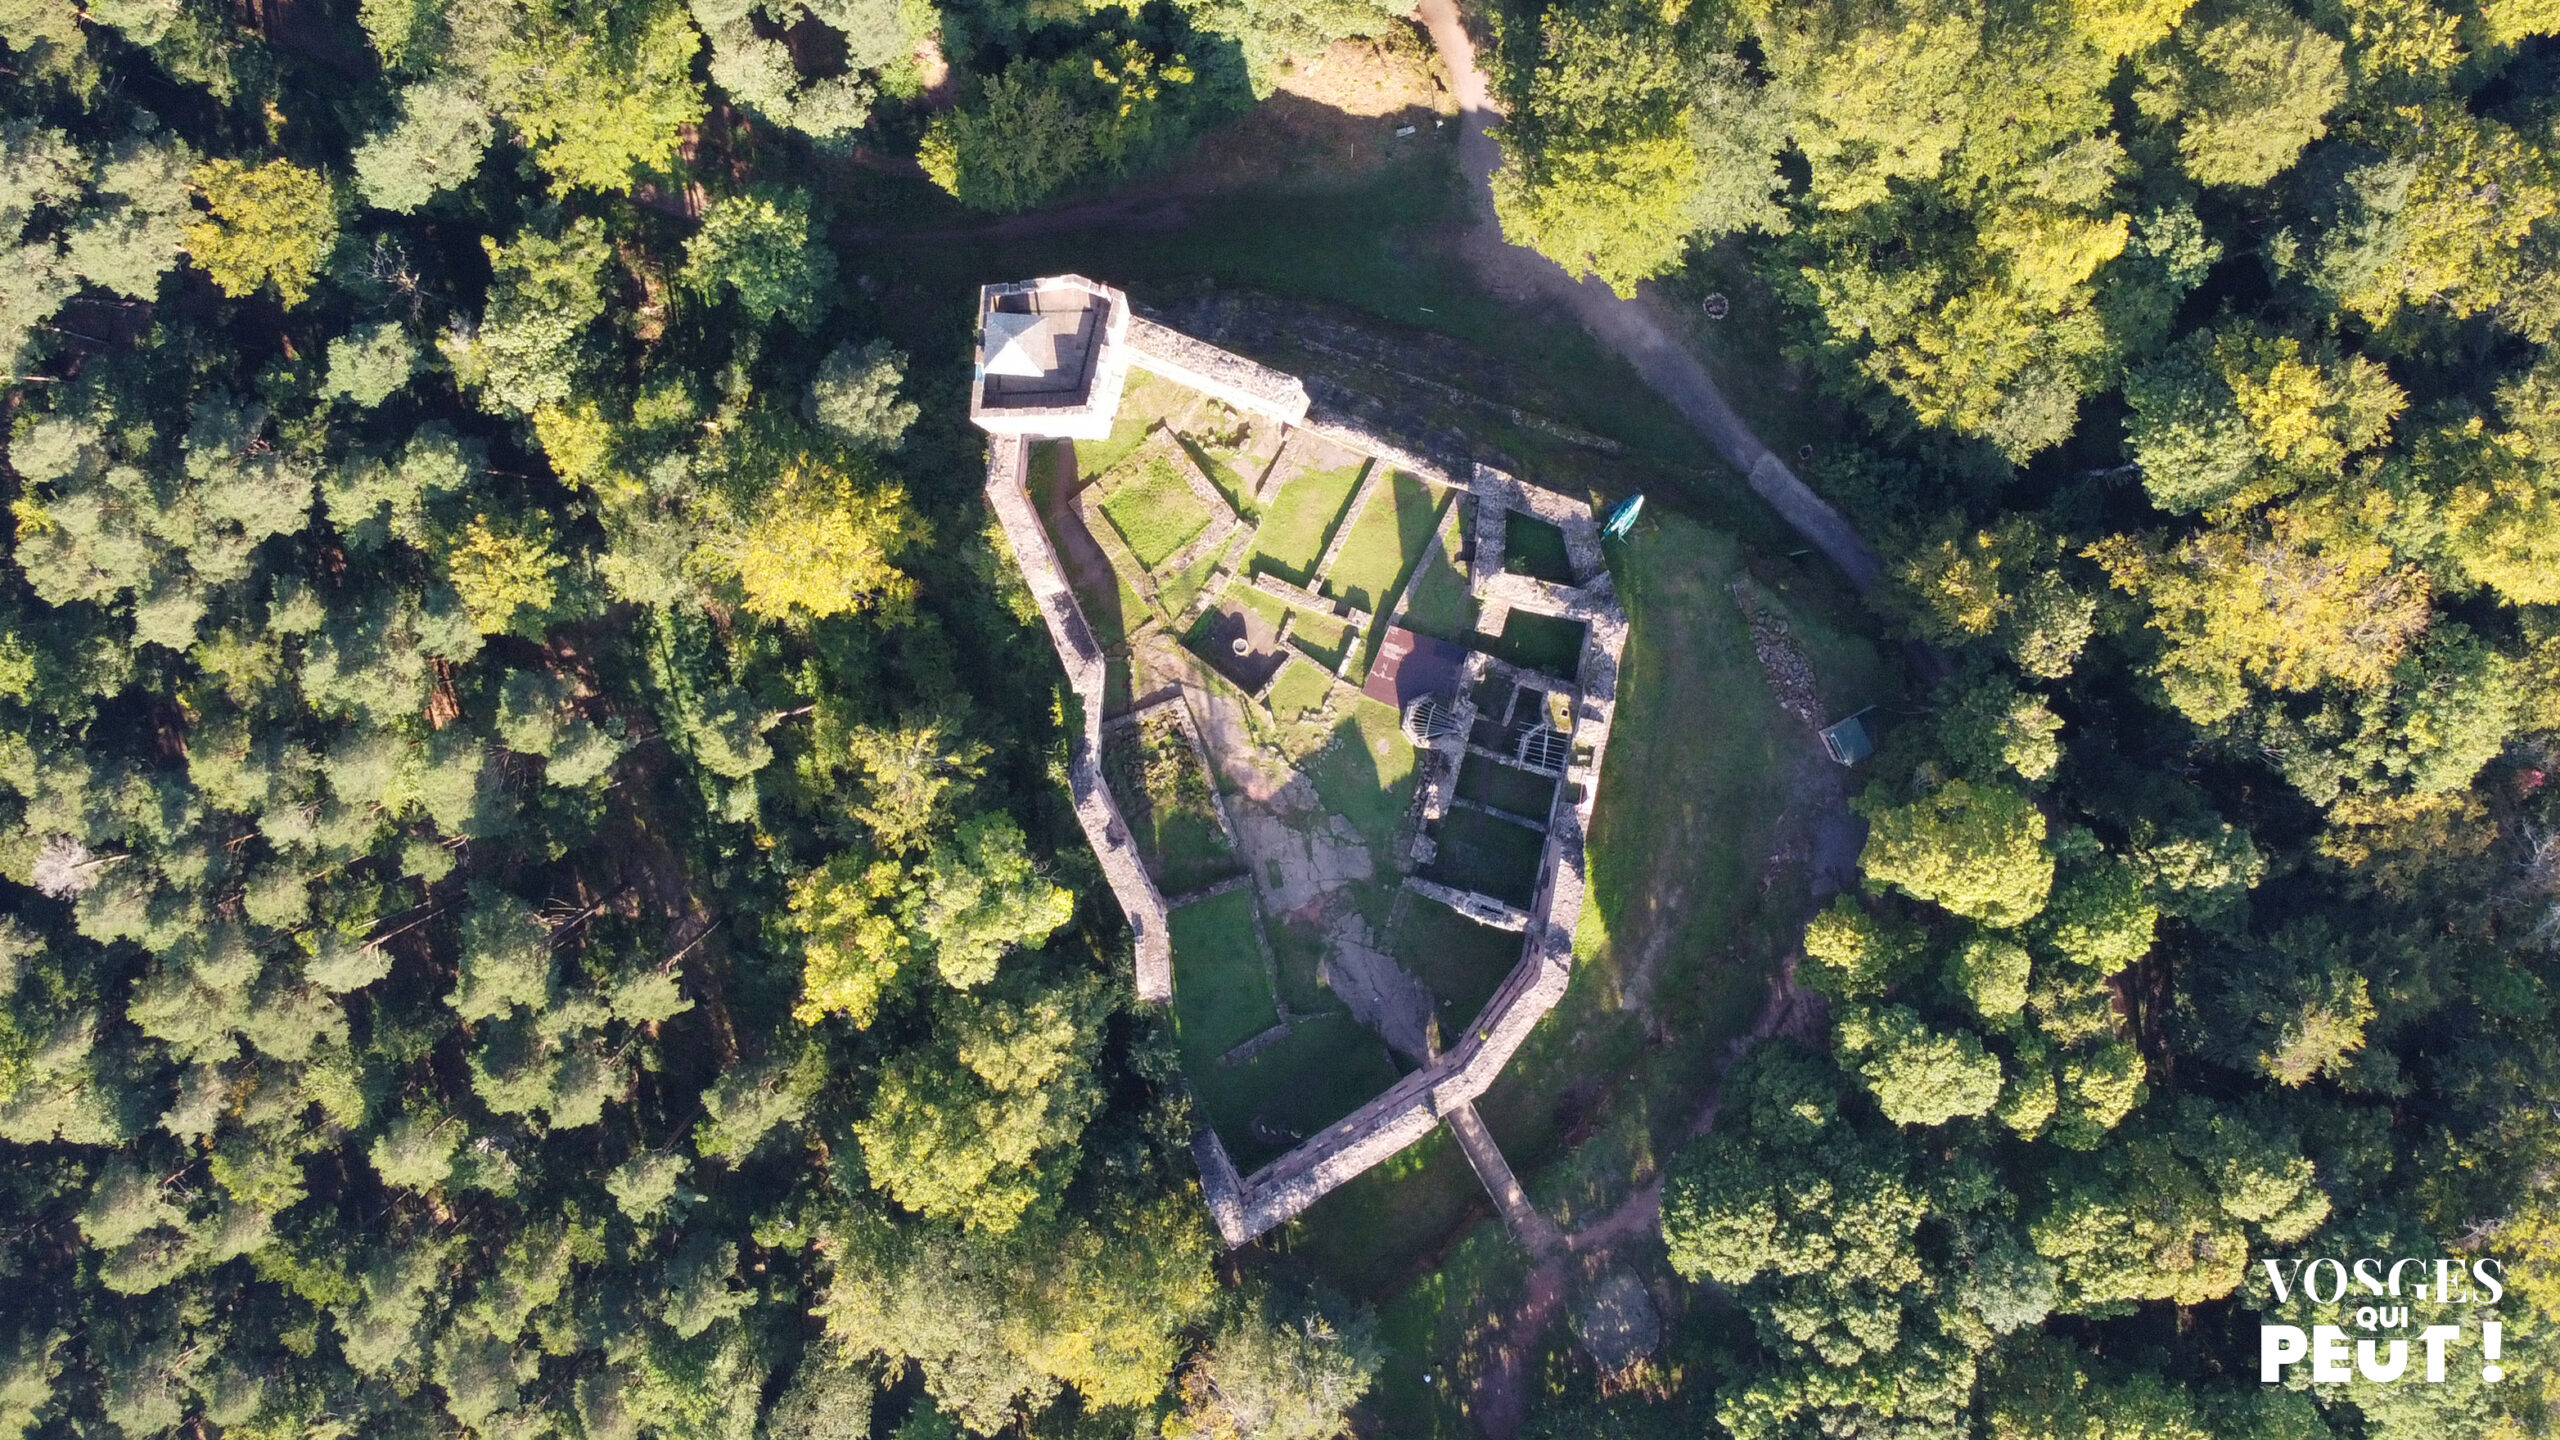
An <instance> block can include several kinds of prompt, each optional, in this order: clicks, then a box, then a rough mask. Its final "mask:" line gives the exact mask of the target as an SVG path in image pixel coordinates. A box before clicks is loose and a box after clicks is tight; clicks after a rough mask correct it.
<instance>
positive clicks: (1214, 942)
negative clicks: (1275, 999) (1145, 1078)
mask: <svg viewBox="0 0 2560 1440" xmlns="http://www.w3.org/2000/svg"><path fill="white" fill-rule="evenodd" d="M1253 904H1254V901H1253V891H1252V890H1251V889H1250V888H1247V889H1242V890H1230V891H1228V892H1227V893H1226V894H1224V895H1219V896H1214V897H1212V898H1210V899H1207V900H1202V901H1198V902H1196V903H1194V904H1190V905H1185V906H1183V907H1182V908H1181V909H1179V910H1176V911H1174V912H1173V914H1172V915H1171V916H1169V917H1168V924H1169V925H1170V927H1171V932H1172V939H1173V1023H1174V1031H1175V1034H1176V1035H1177V1036H1178V1037H1179V1038H1180V1040H1181V1043H1182V1055H1183V1063H1184V1064H1185V1065H1186V1066H1187V1067H1188V1068H1190V1069H1191V1070H1192V1072H1193V1073H1195V1074H1197V1073H1198V1072H1200V1071H1201V1070H1204V1069H1208V1068H1210V1067H1211V1066H1212V1064H1213V1062H1215V1061H1216V1060H1217V1058H1218V1057H1219V1056H1221V1055H1224V1054H1226V1053H1227V1052H1228V1051H1230V1050H1232V1049H1234V1048H1235V1047H1237V1046H1238V1045H1241V1044H1243V1043H1244V1042H1245V1041H1247V1040H1250V1039H1252V1038H1253V1037H1254V1036H1256V1035H1259V1034H1261V1033H1262V1032H1263V1031H1265V1030H1268V1029H1270V1028H1271V1027H1272V1026H1274V1025H1277V1024H1279V1023H1280V1012H1279V1011H1278V1010H1277V1009H1276V1008H1274V1006H1273V1005H1272V1002H1271V977H1270V975H1269V974H1268V973H1267V972H1265V971H1264V970H1263V968H1262V947H1261V946H1259V945H1257V944H1255V943H1254V938H1253Z"/></svg>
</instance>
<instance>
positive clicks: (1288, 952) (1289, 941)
mask: <svg viewBox="0 0 2560 1440" xmlns="http://www.w3.org/2000/svg"><path fill="white" fill-rule="evenodd" d="M1269 923H1270V927H1271V950H1272V954H1273V956H1274V957H1275V958H1276V959H1277V960H1278V962H1279V966H1280V1003H1281V1004H1283V1005H1286V1006H1288V1007H1289V1009H1290V1011H1291V1012H1292V1013H1295V1014H1299V1015H1318V1014H1331V1013H1334V1012H1336V1011H1339V1010H1340V1009H1341V1008H1342V1002H1341V1001H1340V1000H1338V999H1336V998H1335V996H1334V993H1333V991H1332V989H1331V988H1330V987H1328V986H1327V985H1326V984H1325V983H1324V978H1323V976H1324V957H1325V956H1326V955H1327V954H1329V953H1331V952H1332V949H1333V942H1332V940H1330V939H1329V938H1327V937H1326V935H1325V932H1324V927H1323V926H1321V925H1313V924H1309V923H1307V922H1305V921H1302V920H1291V919H1288V918H1286V917H1273V918H1272V919H1271V920H1270V922H1269Z"/></svg>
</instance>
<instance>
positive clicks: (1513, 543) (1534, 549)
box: [1502, 510, 1573, 585]
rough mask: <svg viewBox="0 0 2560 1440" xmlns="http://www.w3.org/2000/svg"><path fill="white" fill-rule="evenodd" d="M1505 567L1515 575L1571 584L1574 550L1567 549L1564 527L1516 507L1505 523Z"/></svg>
mask: <svg viewBox="0 0 2560 1440" xmlns="http://www.w3.org/2000/svg"><path fill="white" fill-rule="evenodd" d="M1502 568H1503V569H1505V570H1507V571H1509V572H1511V573H1512V574H1514V575H1526V576H1529V577H1530V578H1531V579H1535V580H1552V581H1554V582H1555V583H1556V584H1558V585H1570V584H1572V583H1573V552H1572V551H1571V550H1568V549H1567V548H1565V543H1564V532H1563V531H1562V530H1559V529H1557V528H1556V527H1555V526H1553V525H1550V524H1548V523H1547V522H1546V521H1544V520H1541V519H1539V518H1538V517H1537V516H1535V515H1524V514H1522V513H1521V512H1519V511H1517V510H1514V511H1512V512H1511V514H1510V515H1509V517H1507V519H1506V520H1505V522H1504V528H1503V538H1502Z"/></svg>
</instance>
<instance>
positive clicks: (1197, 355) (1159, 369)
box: [1127, 316, 1307, 425]
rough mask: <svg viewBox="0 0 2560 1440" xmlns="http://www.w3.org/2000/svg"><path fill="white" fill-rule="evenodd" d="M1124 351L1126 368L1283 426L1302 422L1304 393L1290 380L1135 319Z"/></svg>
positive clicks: (1294, 379) (1176, 332)
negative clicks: (1146, 372) (1156, 376)
mask: <svg viewBox="0 0 2560 1440" xmlns="http://www.w3.org/2000/svg"><path fill="white" fill-rule="evenodd" d="M1127 345H1128V355H1129V363H1131V364H1133V365H1136V366H1138V367H1139V368H1141V369H1145V370H1152V371H1154V372H1155V373H1157V374H1159V375H1162V376H1163V377H1165V378H1166V379H1168V380H1171V381H1173V382H1175V383H1176V384H1180V385H1187V386H1189V387H1191V388H1192V389H1194V390H1197V391H1199V392H1200V393H1202V394H1204V395H1214V396H1216V397H1217V398H1218V399H1220V400H1224V401H1225V402H1227V403H1228V404H1230V405H1233V406H1235V407H1236V408H1237V409H1239V410H1248V411H1251V412H1252V413H1254V414H1256V415H1264V416H1268V417H1270V418H1271V419H1274V420H1278V421H1280V422H1281V423H1283V424H1288V425H1295V424H1297V423H1298V422H1299V421H1301V420H1304V419H1306V418H1307V387H1306V386H1305V385H1304V384H1302V383H1300V381H1299V379H1298V377H1297V376H1295V375H1283V374H1281V373H1280V372H1279V371H1277V370H1274V369H1271V368H1270V367H1268V366H1264V365H1257V364H1255V363H1253V362H1252V361H1250V360H1247V359H1246V358H1244V357H1243V356H1241V355H1238V354H1236V353H1235V352H1234V351H1232V350H1221V349H1219V348H1218V347H1217V346H1215V345H1212V344H1210V343H1208V342H1207V341H1205V340H1194V339H1192V338H1191V337H1190V336H1188V335H1185V334H1183V333H1182V332H1181V331H1179V330H1175V329H1172V328H1170V327H1167V326H1163V325H1159V324H1157V323H1156V322H1154V321H1153V320H1148V319H1143V318H1141V317H1137V316H1132V317H1130V320H1129V331H1128V340H1127Z"/></svg>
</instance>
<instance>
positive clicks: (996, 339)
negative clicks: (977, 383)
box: [987, 310, 1058, 379]
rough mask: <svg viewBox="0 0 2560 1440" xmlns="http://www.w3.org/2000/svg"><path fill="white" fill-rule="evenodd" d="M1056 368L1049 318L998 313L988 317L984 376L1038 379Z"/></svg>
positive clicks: (1055, 347)
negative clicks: (1017, 376)
mask: <svg viewBox="0 0 2560 1440" xmlns="http://www.w3.org/2000/svg"><path fill="white" fill-rule="evenodd" d="M1057 368H1058V335H1057V332H1056V331H1055V330H1054V329H1052V328H1050V325H1049V317H1048V316H1046V315H1032V314H1025V313H1020V312H1016V311H1009V310H998V311H995V312H993V313H991V314H989V315H988V316H987V373H988V374H990V375H1019V376H1022V377H1024V378H1026V379H1037V378H1039V377H1040V376H1043V375H1046V374H1048V373H1049V372H1050V371H1052V370H1055V369H1057Z"/></svg>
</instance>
